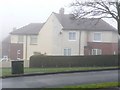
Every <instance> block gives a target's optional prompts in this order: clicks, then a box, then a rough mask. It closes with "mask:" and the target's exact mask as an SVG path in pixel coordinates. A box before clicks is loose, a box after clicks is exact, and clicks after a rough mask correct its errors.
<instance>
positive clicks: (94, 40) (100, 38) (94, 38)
mask: <svg viewBox="0 0 120 90" xmlns="http://www.w3.org/2000/svg"><path fill="white" fill-rule="evenodd" d="M95 34H100V40H95ZM93 42H102V32H94V33H93Z"/></svg>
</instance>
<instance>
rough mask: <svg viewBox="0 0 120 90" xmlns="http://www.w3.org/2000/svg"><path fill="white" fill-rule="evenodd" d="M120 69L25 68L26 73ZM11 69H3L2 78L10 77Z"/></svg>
mask: <svg viewBox="0 0 120 90" xmlns="http://www.w3.org/2000/svg"><path fill="white" fill-rule="evenodd" d="M114 68H118V67H66V68H24V73H27V74H29V73H49V72H63V71H79V70H101V69H114ZM10 75H12V74H11V68H2V76H10Z"/></svg>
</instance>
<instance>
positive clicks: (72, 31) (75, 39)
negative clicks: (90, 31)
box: [68, 31, 77, 41]
mask: <svg viewBox="0 0 120 90" xmlns="http://www.w3.org/2000/svg"><path fill="white" fill-rule="evenodd" d="M70 33H75V39H70ZM68 39H69V41H76V40H77V32H76V31H69V33H68Z"/></svg>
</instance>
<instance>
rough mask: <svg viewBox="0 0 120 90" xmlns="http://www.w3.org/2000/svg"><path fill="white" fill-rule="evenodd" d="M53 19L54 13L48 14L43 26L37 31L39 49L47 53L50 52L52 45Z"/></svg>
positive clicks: (49, 53)
mask: <svg viewBox="0 0 120 90" xmlns="http://www.w3.org/2000/svg"><path fill="white" fill-rule="evenodd" d="M53 20H54V15H53V13H52V14H51V15H50V17H49V18H48V20H47V21H46V23H45V24H44V26H43V27H42V29H41V31H40V32H39V39H38V42H39V45H38V48H39V51H40V52H41V53H42V54H44V53H46V54H47V55H51V54H52V47H53V40H52V39H53Z"/></svg>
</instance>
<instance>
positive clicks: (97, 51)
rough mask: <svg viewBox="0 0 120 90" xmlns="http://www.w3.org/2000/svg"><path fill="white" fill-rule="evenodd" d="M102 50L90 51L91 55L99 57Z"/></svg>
mask: <svg viewBox="0 0 120 90" xmlns="http://www.w3.org/2000/svg"><path fill="white" fill-rule="evenodd" d="M101 54H102V50H101V49H92V55H101Z"/></svg>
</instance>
